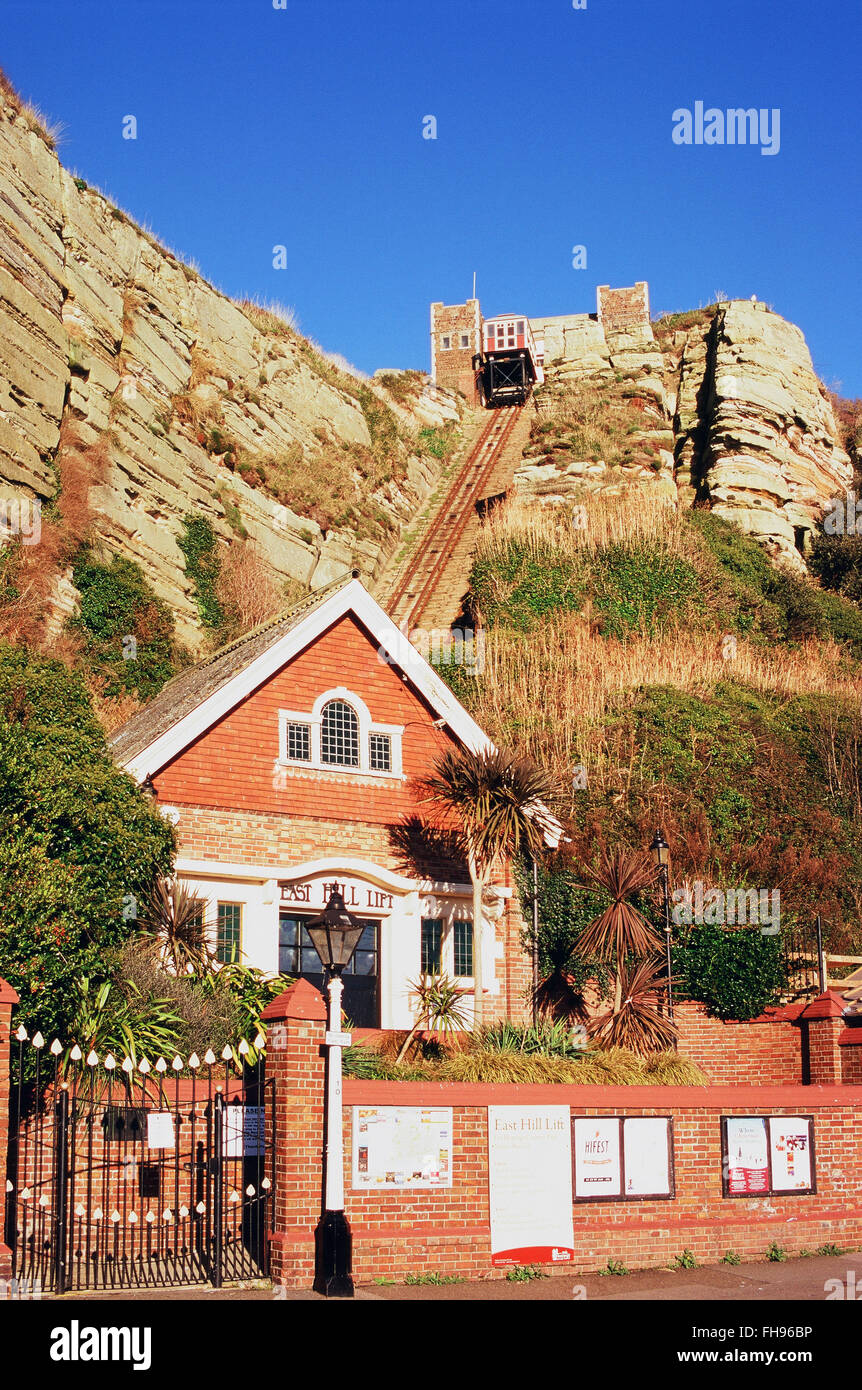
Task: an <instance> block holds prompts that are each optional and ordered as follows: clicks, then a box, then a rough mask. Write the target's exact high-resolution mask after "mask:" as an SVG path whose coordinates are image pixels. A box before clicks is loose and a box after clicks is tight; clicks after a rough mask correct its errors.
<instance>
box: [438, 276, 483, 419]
mask: <svg viewBox="0 0 862 1390" xmlns="http://www.w3.org/2000/svg"><path fill="white" fill-rule="evenodd" d="M480 328H481V315H480V313H479V301H478V299H468V300H467V301H466V303H464V304H439V303H438V304H432V305H431V375H432V376H433V378H434V381H435V382H436V384H437V385H438V386H446V387H449V388H450V390H453V391H461V392H462V393H463V394H464V395H465V396H466V397H467V400H468V401H469V403H470V404H471V405H476V404H477V402H478V396H477V394H476V382H475V376H474V373H473V354H474V353H475V352H479V350H480V348H481V339H480ZM464 334H466V336H467V337H468V339H469V345H468V346H467V347H465V348H462V347H461V346H460V344H461V338H462V335H464ZM446 336H448V337H449V338H450V341H451V343H452V346H451V347H450V348H444V347H443V345H442V342H443V338H444V337H446Z"/></svg>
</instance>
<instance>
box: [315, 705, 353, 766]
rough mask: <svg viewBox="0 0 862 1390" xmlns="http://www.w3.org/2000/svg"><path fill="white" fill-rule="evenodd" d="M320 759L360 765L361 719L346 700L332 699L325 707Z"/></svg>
mask: <svg viewBox="0 0 862 1390" xmlns="http://www.w3.org/2000/svg"><path fill="white" fill-rule="evenodd" d="M320 760H321V762H324V763H336V764H337V765H338V766H339V767H358V766H359V721H358V720H357V718H356V715H355V713H354V711H353V709H352V708H351V706H350V705H348V704H347V702H346V701H345V700H330V701H329V703H328V704H326V705H324V707H323V719H322V722H321V726H320Z"/></svg>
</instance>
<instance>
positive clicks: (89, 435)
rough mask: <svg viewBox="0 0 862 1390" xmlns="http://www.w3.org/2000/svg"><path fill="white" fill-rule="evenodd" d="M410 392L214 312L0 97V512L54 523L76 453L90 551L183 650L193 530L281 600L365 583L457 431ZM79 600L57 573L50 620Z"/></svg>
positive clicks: (429, 394)
mask: <svg viewBox="0 0 862 1390" xmlns="http://www.w3.org/2000/svg"><path fill="white" fill-rule="evenodd" d="M411 375H412V377H413V378H414V379H413V380H411V381H410V382H409V383H408V384H409V389H408V390H396V391H394V394H393V392H392V391H389V392H387V390H386V389H385V383H386V382H387V381H388V382H390V383H392V382H394V383H395V384H396V385H397V384H398V379H397V378H384V379H383V383H381V382H379V381H377V380H374V381H371V382H368V381H365V380H363V379H360V378H358V377H357V376H355V375H353V374H351V373H350V372H349V371H346V370H343V369H341V368H340V367H339V366H338V365H337V364H336V363H335V362H334V361H333V360H332V359H330V358H327V357H326V356H325V355H324V354H322V353H321V352H319V351H318V350H316V349H314V348H313V346H312V345H311V344H309V343H308V341H307V340H305V339H304V338H302V337H301V336H300V335H299V334H298V333H297V332H295V331H294V330H293V329H292V328H291V327H290V325H289V324H288V323H285V322H283V321H281V320H280V319H279V318H278V317H277V316H274V315H272V314H271V313H267V312H265V311H260V310H258V309H256V308H255V306H253V305H245V306H242V305H239V304H236V303H234V302H233V301H231V300H230V299H228V298H227V297H226V296H224V295H223V294H220V293H219V292H218V291H217V290H215V289H214V288H213V287H212V286H211V285H209V284H208V283H207V282H206V281H205V280H203V279H202V278H201V276H200V275H198V274H197V273H196V272H195V271H194V270H193V269H191V268H190V267H188V266H186V265H184V264H182V263H181V262H180V261H179V260H178V259H177V258H175V257H174V256H173V255H172V254H171V253H170V252H169V251H167V250H165V249H164V248H163V247H161V246H160V245H159V244H158V243H156V242H155V241H154V239H153V238H152V237H150V236H148V235H147V234H146V233H145V232H143V231H142V230H141V229H140V228H139V227H137V226H136V225H135V224H134V223H132V222H131V221H130V219H128V218H127V217H126V216H125V215H124V214H123V213H122V212H121V211H120V210H119V209H117V208H114V207H113V206H112V205H111V204H110V202H109V201H108V200H107V199H106V198H104V197H103V196H102V195H101V194H99V193H97V192H95V191H94V190H91V189H89V188H88V187H87V185H86V184H85V183H84V181H83V180H82V179H76V178H73V177H72V175H71V174H69V173H68V172H67V171H66V170H65V169H64V168H63V167H62V166H61V164H60V162H59V160H58V158H57V156H56V155H55V154H54V152H53V150H52V148H51V146H50V142H49V141H47V140H46V139H45V138H44V137H43V135H42V134H40V133H39V131H38V129H35V128H33V122H32V121H29V120H28V119H26V113H25V112H24V111H22V109H21V106H20V103H18V102H17V101H16V100H15V98H14V94H13V93H11V92H10V91H9V90H8V89H4V88H3V86H2V84H0V499H2V498H7V499H8V498H10V497H17V498H30V499H40V501H41V503H42V504H43V507H44V506H45V504H48V505H49V506H50V505H51V504H52V501H53V502H56V498H57V494H58V479H59V483H60V486H62V484H63V467H62V464H63V451H64V449H65V450H67V452H68V451H69V450H76V451H77V458H78V459H79V461H80V460H83V461H84V464H85V466H86V467H87V468H88V469H89V475H88V476H87V477H86V478H85V479H84V480H83V486H84V492H85V494H88V496H86V497H85V501H86V504H87V509H88V517H89V522H88V536H89V537H91V538H95V539H96V540H98V541H100V542H102V543H104V545H105V546H106V547H107V548H108V549H109V550H112V551H116V552H121V553H123V554H125V555H127V556H130V557H131V558H133V559H135V560H137V561H138V562H139V564H140V565H141V566H142V568H143V570H144V573H145V576H146V578H147V579H148V580H149V582H150V583H151V584H152V586H153V587H154V589H155V591H156V593H157V594H158V595H159V596H160V597H161V598H163V599H165V600H166V601H167V602H168V603H169V604H170V606H171V608H172V609H173V610H174V612H175V614H176V617H177V626H178V632H179V635H180V636H181V638H182V639H183V640H184V641H185V642H186V643H188V644H190V645H191V646H193V647H194V646H197V645H198V643H199V640H200V636H201V634H200V629H199V626H198V621H197V613H196V610H195V607H194V604H193V602H192V600H191V597H190V584H189V582H188V579H187V576H186V574H185V565H184V559H183V555H182V553H181V551H180V549H179V548H178V545H177V539H178V535H179V533H180V528H181V524H182V518H183V516H184V515H185V514H187V513H189V512H190V511H196V512H200V513H203V514H205V515H206V516H208V517H209V519H210V520H211V521H212V523H213V525H214V527H215V529H216V532H217V534H218V535H219V536H220V537H221V538H222V539H224V540H225V541H230V540H232V539H234V538H235V536H236V535H237V534H240V535H242V536H247V537H248V538H249V539H250V542H251V543H252V544H253V545H254V546H255V547H256V549H257V550H258V551H259V552H260V554H261V555H262V556H263V557H264V558H265V560H266V562H267V563H268V565H269V566H270V568H271V570H272V571H273V572H274V575H275V576H276V577H277V578H278V579H280V580H282V581H284V580H287V579H293V580H295V581H299V582H300V583H301V584H303V585H309V586H311V587H318V586H320V585H321V584H323V583H326V582H327V581H328V580H330V579H332V578H334V577H336V575H337V574H339V573H340V572H342V571H343V570H344V569H345V568H347V567H350V566H351V565H357V566H358V567H359V568H360V569H361V571H362V572H363V574H364V575H365V577H366V579H368V580H373V579H374V577H375V575H376V573H377V572H378V570H379V568H380V566H381V563H382V561H383V560H384V559H385V557H386V555H387V554H388V553H389V552H390V551H391V549H392V547H393V545H394V544H395V542H396V541H397V538H398V535H399V534H400V531H401V529H402V528H403V526H404V524H405V523H407V522H408V521H409V520H410V519H411V518H412V516H413V515H414V514H415V511H416V509H417V506H418V505H419V503H421V501H422V500H423V499H424V497H425V496H426V495H427V494H428V493H429V492H430V491H431V489H432V488H433V486H434V484H435V482H436V479H437V476H438V474H439V471H440V461H439V459H438V458H437V457H435V456H434V454H433V453H431V452H429V451H428V450H427V449H424V448H423V445H422V441H421V440H420V439H419V437H418V436H419V432H420V431H421V429H422V427H433V426H441V425H442V426H445V425H446V423H447V422H455V421H457V420H458V418H459V414H460V407H459V405H458V404H457V402H456V398H455V397H454V396H453V395H451V394H450V393H448V392H444V391H439V390H436V389H435V388H433V387H432V386H431V385H430V384H429V383H427V382H426V381H424V380H423V379H420V378H419V375H418V374H411ZM332 478H337V480H338V486H340V488H341V491H342V494H343V495H342V497H341V505H340V506H339V507H337V508H333V506H332V505H323V502H322V501H321V499H323V501H325V502H327V503H328V502H331V496H332V494H334V493H335V492H336V491H337V486H336V483H335V482H333V483H331V484H330V479H332ZM78 481H79V483H80V479H79V480H78ZM75 598H76V595H75V593H74V590H73V589H72V587H71V583H70V580H69V573H68V570H66V571H65V572H61V573H60V574H58V575H57V576H56V577H55V580H54V583H53V591H52V594H51V601H52V604H53V608H54V611H55V614H58V615H62V613H63V612H69V611H71V610H72V608H73V607H74V603H75Z"/></svg>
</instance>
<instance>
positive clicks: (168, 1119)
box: [147, 1110, 177, 1149]
mask: <svg viewBox="0 0 862 1390" xmlns="http://www.w3.org/2000/svg"><path fill="white" fill-rule="evenodd" d="M147 1145H148V1147H149V1148H151V1149H175V1148H176V1146H177V1141H176V1137H175V1135H174V1117H173V1115H172V1114H171V1112H170V1110H149V1111H148V1112H147Z"/></svg>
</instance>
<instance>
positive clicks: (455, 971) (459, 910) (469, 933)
mask: <svg viewBox="0 0 862 1390" xmlns="http://www.w3.org/2000/svg"><path fill="white" fill-rule="evenodd" d="M425 909H426V910H427V912H428V915H427V916H423V917H422V920H421V926H420V945H419V955H420V968H421V970H422V972H423V974H430V975H450V976H452V977H454V978H455V979H462V980H463V979H472V978H473V922H472V920H471V919H470V918H469V917H467V916H466V914H465V912H464V907H463V904H457V905H456V904H454V903H452V902H446V901H445V900H444V899H436V898H430V899H427V900H426V902H425Z"/></svg>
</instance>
